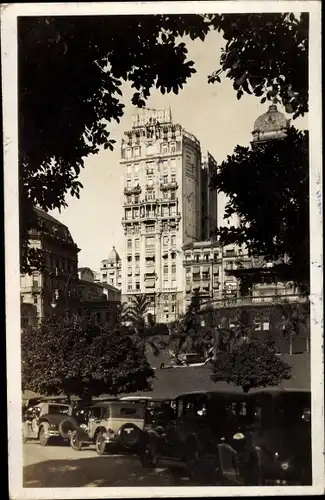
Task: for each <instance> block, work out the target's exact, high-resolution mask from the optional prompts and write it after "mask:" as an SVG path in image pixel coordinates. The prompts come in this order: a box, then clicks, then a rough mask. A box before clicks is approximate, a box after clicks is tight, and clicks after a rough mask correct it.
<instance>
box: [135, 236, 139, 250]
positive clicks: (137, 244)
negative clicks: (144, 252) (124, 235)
mask: <svg viewBox="0 0 325 500" xmlns="http://www.w3.org/2000/svg"><path fill="white" fill-rule="evenodd" d="M139 245H140V240H139V238H136V239H135V240H134V246H135V248H136V249H138V248H139Z"/></svg>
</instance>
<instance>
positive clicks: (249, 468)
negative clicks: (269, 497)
mask: <svg viewBox="0 0 325 500" xmlns="http://www.w3.org/2000/svg"><path fill="white" fill-rule="evenodd" d="M243 475H244V483H245V485H246V486H264V484H265V479H264V476H263V470H262V468H261V467H260V464H259V460H258V457H257V455H255V454H254V455H251V457H250V458H249V460H248V462H247V463H246V465H245V471H244V474H243Z"/></svg>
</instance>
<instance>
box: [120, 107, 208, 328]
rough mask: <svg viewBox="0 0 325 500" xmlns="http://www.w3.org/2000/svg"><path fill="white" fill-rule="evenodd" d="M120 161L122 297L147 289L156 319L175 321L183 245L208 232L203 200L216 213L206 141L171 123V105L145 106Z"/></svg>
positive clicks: (181, 305) (180, 292)
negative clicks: (203, 148) (203, 153)
mask: <svg viewBox="0 0 325 500" xmlns="http://www.w3.org/2000/svg"><path fill="white" fill-rule="evenodd" d="M210 157H211V155H210ZM211 158H212V157H211ZM206 164H207V165H208V164H210V165H211V160H210V163H209V162H206ZM121 165H122V167H123V169H124V179H125V184H124V195H125V198H124V217H123V220H122V224H123V227H124V233H125V251H124V256H123V259H122V300H124V301H128V299H129V298H130V296H132V295H135V294H146V295H147V296H148V297H149V298H150V300H151V310H150V312H151V313H152V314H153V315H154V316H155V317H156V320H157V321H159V322H166V323H168V322H171V321H173V320H175V319H176V318H177V317H178V316H179V314H180V313H181V312H183V310H184V293H185V291H184V279H183V268H182V262H183V254H182V247H183V245H184V244H186V243H190V242H192V241H199V240H200V239H202V220H203V219H202V200H203V199H205V204H204V216H205V220H209V217H210V218H211V220H213V221H214V220H216V212H217V203H216V201H215V205H214V204H213V203H212V202H211V201H209V200H208V199H207V197H206V195H205V194H204V193H205V189H204V185H203V184H202V183H204V184H206V183H207V180H206V179H207V177H208V175H206V168H207V167H206V166H205V167H204V168H203V169H202V161H201V147H200V142H199V141H198V139H197V138H196V137H195V136H194V135H192V134H190V133H188V132H186V130H184V129H183V127H181V125H179V124H174V123H173V122H172V116H171V111H170V110H162V111H158V110H149V109H146V110H143V111H141V112H139V113H138V114H136V115H134V116H133V123H132V128H131V130H129V131H127V132H125V139H124V140H123V141H122V145H121ZM209 212H210V213H209ZM206 226H207V227H208V226H209V224H208V223H207V224H206Z"/></svg>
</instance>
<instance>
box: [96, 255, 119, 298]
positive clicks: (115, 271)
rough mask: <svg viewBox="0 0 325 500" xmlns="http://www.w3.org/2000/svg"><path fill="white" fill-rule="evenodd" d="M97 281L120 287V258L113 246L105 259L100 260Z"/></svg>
mask: <svg viewBox="0 0 325 500" xmlns="http://www.w3.org/2000/svg"><path fill="white" fill-rule="evenodd" d="M99 281H100V282H101V283H107V284H109V285H111V286H113V287H115V288H118V289H119V290H121V288H122V260H121V257H120V256H119V254H118V253H117V251H116V249H115V247H114V246H113V248H112V250H111V251H110V253H109V255H108V257H107V259H104V260H102V261H101V266H100V271H99Z"/></svg>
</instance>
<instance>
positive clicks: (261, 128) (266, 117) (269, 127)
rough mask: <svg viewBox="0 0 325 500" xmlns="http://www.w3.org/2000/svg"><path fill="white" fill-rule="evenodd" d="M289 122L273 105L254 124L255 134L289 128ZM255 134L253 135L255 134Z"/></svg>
mask: <svg viewBox="0 0 325 500" xmlns="http://www.w3.org/2000/svg"><path fill="white" fill-rule="evenodd" d="M288 126H289V120H287V119H286V117H285V115H284V114H283V113H280V111H278V108H277V107H276V106H275V104H272V105H271V106H270V107H269V109H268V111H267V112H266V113H264V114H263V115H261V116H259V117H258V118H257V120H256V121H255V124H254V132H277V131H280V130H283V129H286V128H288ZM254 132H253V133H254Z"/></svg>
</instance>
